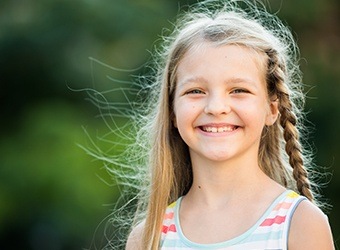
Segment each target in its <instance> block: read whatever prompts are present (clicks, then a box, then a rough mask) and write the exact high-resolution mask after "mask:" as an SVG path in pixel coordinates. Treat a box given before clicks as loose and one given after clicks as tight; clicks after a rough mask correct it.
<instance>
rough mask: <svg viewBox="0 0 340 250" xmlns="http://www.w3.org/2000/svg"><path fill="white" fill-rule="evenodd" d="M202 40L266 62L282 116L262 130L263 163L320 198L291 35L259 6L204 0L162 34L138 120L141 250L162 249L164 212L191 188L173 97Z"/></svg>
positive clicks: (273, 173) (271, 90)
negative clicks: (180, 72)
mask: <svg viewBox="0 0 340 250" xmlns="http://www.w3.org/2000/svg"><path fill="white" fill-rule="evenodd" d="M203 42H209V43H210V44H213V45H215V46H222V45H228V44H237V45H241V46H245V47H247V48H250V49H252V50H254V51H256V52H257V53H259V54H262V55H263V56H264V57H265V58H266V62H265V63H266V70H267V71H266V80H267V91H268V97H269V99H271V100H277V101H278V108H279V113H280V114H279V119H278V120H277V121H276V122H275V123H274V125H272V126H268V127H265V128H264V130H263V133H262V139H261V142H260V148H259V166H260V167H261V169H262V170H263V171H264V172H265V173H266V174H267V175H268V176H269V177H270V178H272V179H273V180H275V181H276V182H278V183H280V184H281V185H283V186H284V187H287V188H290V189H293V190H296V191H297V192H299V193H300V194H301V195H304V196H306V197H307V198H308V199H309V200H310V201H312V202H313V201H314V200H315V198H314V197H315V195H314V191H312V184H311V182H310V177H309V176H308V174H307V170H306V169H307V167H308V166H310V164H311V160H310V158H311V157H310V154H309V151H308V150H306V149H305V148H303V145H302V143H301V139H302V138H303V131H304V127H303V124H302V120H303V119H304V115H303V112H302V110H303V106H304V94H303V91H302V90H303V89H302V88H303V86H302V83H301V72H300V70H299V66H298V60H299V58H298V56H299V51H298V48H297V45H296V43H295V41H294V38H293V36H292V34H291V32H290V30H289V29H288V28H287V27H286V26H285V25H283V23H282V22H281V21H280V20H279V19H278V18H277V17H276V16H275V15H272V14H270V13H268V12H267V11H266V10H265V8H264V7H263V6H262V5H259V4H258V3H255V2H254V3H253V4H251V3H250V2H249V1H228V2H227V1H204V2H202V3H198V4H196V5H195V6H194V7H193V8H192V9H190V10H189V11H187V12H186V13H184V14H183V15H181V16H180V18H179V20H178V22H177V24H175V28H174V31H173V32H172V33H171V34H170V35H169V36H166V37H164V41H163V47H162V48H161V49H160V51H158V52H157V58H156V60H155V62H156V65H157V67H158V71H156V73H155V77H154V79H152V80H151V81H149V82H150V84H149V85H148V86H147V87H146V88H147V89H148V90H150V91H151V96H150V97H149V106H148V108H147V109H145V110H146V111H144V113H143V114H142V115H139V116H137V117H136V118H137V119H138V130H139V131H138V134H137V143H136V144H135V146H136V145H137V146H138V150H139V152H140V151H141V150H142V151H143V152H146V153H145V154H144V153H141V155H142V156H145V157H146V158H148V160H145V161H141V162H140V163H139V167H138V168H137V169H138V171H140V173H142V176H144V177H140V175H139V177H138V178H136V179H139V183H138V185H139V184H143V185H142V187H140V189H141V192H140V194H139V196H138V199H139V208H138V210H137V213H136V220H135V223H134V225H136V224H137V223H139V222H140V221H141V220H145V225H144V228H143V249H158V247H159V243H160V237H161V225H162V221H163V216H164V212H165V209H166V207H167V206H168V204H170V203H171V202H173V201H175V200H177V199H178V198H179V197H180V196H182V195H185V194H186V193H187V192H188V190H189V188H190V187H191V184H192V179H193V176H192V169H191V162H190V157H189V153H188V147H187V146H186V144H185V143H184V141H183V140H182V138H181V137H180V135H179V133H178V131H177V129H176V128H175V127H174V125H173V118H174V114H173V99H174V92H175V89H176V70H177V67H178V64H179V63H180V61H181V59H182V58H183V56H184V55H185V53H186V52H187V51H188V50H189V49H190V48H192V47H193V46H195V45H197V44H200V43H203ZM151 82H152V83H151ZM149 110H152V111H151V112H148V111H149ZM133 150H135V148H133ZM125 159H126V158H125ZM143 164H146V165H147V166H148V167H149V170H147V169H146V168H143V167H142V165H143ZM130 167H131V166H130ZM135 174H137V173H135ZM137 181H138V180H137ZM134 225H133V226H134Z"/></svg>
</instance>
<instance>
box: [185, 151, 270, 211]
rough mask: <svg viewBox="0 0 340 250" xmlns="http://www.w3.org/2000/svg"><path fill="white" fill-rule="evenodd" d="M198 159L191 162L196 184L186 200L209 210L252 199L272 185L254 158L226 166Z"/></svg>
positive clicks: (227, 162)
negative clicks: (236, 201)
mask: <svg viewBox="0 0 340 250" xmlns="http://www.w3.org/2000/svg"><path fill="white" fill-rule="evenodd" d="M196 159H197V160H196V161H193V162H192V166H193V176H194V180H193V185H192V187H191V189H190V191H189V193H188V194H187V198H188V199H191V198H193V199H194V200H196V201H198V202H200V203H201V204H202V202H203V204H206V205H207V206H212V207H218V206H219V205H224V204H225V203H226V202H231V201H232V200H235V199H240V197H242V199H243V198H244V199H247V197H253V196H254V193H257V192H261V190H263V188H265V187H264V186H265V185H269V184H272V182H273V181H272V180H271V179H270V178H269V177H268V176H267V175H266V174H264V173H263V172H262V170H261V169H260V168H259V166H258V164H257V159H254V158H253V157H249V158H243V159H242V160H230V161H226V162H212V161H208V160H203V159H199V158H197V157H196Z"/></svg>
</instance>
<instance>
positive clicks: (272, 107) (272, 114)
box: [266, 99, 279, 126]
mask: <svg viewBox="0 0 340 250" xmlns="http://www.w3.org/2000/svg"><path fill="white" fill-rule="evenodd" d="M278 116H279V101H278V99H276V100H274V101H270V103H269V110H268V113H267V117H266V125H267V126H271V125H273V124H274V123H275V122H276V120H277V118H278Z"/></svg>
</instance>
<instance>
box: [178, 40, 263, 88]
mask: <svg viewBox="0 0 340 250" xmlns="http://www.w3.org/2000/svg"><path fill="white" fill-rule="evenodd" d="M266 58H267V57H266V55H265V53H263V52H258V51H256V50H255V49H252V48H249V47H246V46H243V45H238V44H227V45H216V44H213V43H210V42H203V43H202V42H201V43H197V44H194V45H193V46H192V47H191V48H190V49H189V50H188V51H187V52H186V53H185V54H184V56H183V57H182V59H181V60H180V61H179V63H178V67H177V72H176V79H177V81H176V82H177V83H178V84H181V82H182V81H183V80H184V79H183V78H187V77H191V78H195V77H200V76H201V75H204V74H206V73H207V74H208V75H209V73H210V76H214V74H215V75H216V74H225V76H226V77H228V78H229V77H233V78H240V77H247V76H248V77H251V76H255V75H257V76H260V78H261V79H260V80H261V82H262V81H263V80H265V72H266V71H265V66H266V62H267V59H266Z"/></svg>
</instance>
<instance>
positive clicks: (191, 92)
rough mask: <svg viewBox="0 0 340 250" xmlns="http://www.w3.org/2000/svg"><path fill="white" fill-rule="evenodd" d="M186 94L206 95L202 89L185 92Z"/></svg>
mask: <svg viewBox="0 0 340 250" xmlns="http://www.w3.org/2000/svg"><path fill="white" fill-rule="evenodd" d="M185 94H186V95H188V94H194V95H198V94H204V92H203V91H202V90H200V89H192V90H189V91H187V92H185Z"/></svg>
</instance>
